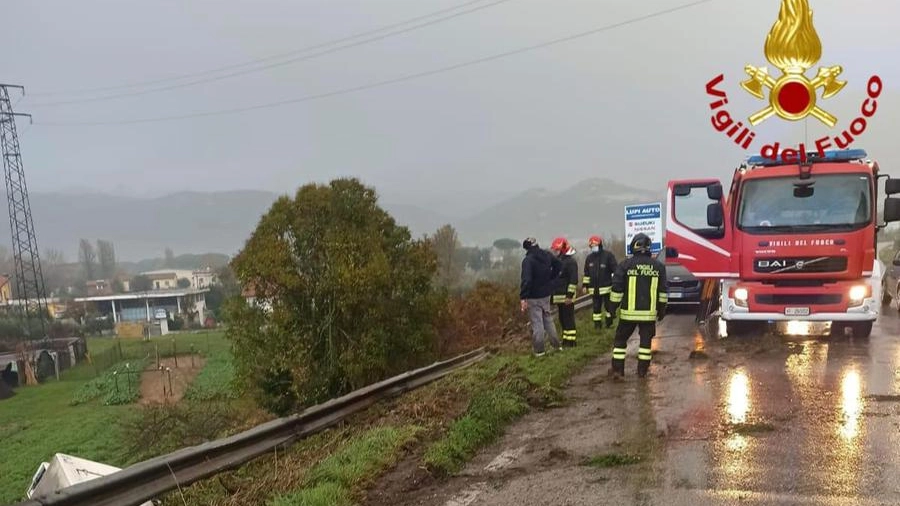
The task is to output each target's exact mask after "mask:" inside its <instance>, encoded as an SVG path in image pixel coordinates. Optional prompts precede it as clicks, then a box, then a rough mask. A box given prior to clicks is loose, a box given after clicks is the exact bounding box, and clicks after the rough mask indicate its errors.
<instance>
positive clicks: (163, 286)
mask: <svg viewBox="0 0 900 506" xmlns="http://www.w3.org/2000/svg"><path fill="white" fill-rule="evenodd" d="M139 275H140V276H144V277H146V278H148V279H149V280H150V286H151V287H152V289H153V290H174V289H176V288H178V280H179V279H187V280H190V279H191V277H193V275H194V271H192V270H188V269H160V270H156V271H147V272H142V273H140V274H139Z"/></svg>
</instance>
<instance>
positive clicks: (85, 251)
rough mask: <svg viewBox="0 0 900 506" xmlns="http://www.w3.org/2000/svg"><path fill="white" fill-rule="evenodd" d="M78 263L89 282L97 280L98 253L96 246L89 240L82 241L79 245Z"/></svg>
mask: <svg viewBox="0 0 900 506" xmlns="http://www.w3.org/2000/svg"><path fill="white" fill-rule="evenodd" d="M78 263H80V264H81V269H82V271H83V272H84V277H85V279H87V280H88V281H91V280H94V279H97V253H96V252H94V245H93V244H91V242H90V241H88V240H87V239H82V240H81V242H80V243H79V244H78Z"/></svg>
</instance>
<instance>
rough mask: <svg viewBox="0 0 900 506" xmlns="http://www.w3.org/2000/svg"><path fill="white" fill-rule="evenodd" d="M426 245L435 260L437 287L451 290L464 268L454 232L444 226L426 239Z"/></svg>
mask: <svg viewBox="0 0 900 506" xmlns="http://www.w3.org/2000/svg"><path fill="white" fill-rule="evenodd" d="M428 244H429V245H430V246H431V249H432V251H433V252H434V254H435V256H436V258H437V265H438V268H437V275H436V281H437V285H438V286H439V287H442V288H445V289H448V290H449V289H451V288H453V287H454V286H455V285H456V284H457V283H458V282H459V278H460V275H461V274H462V272H463V268H464V267H465V261H464V260H463V258H462V255H461V251H460V243H459V237H458V236H457V234H456V230H455V229H454V228H453V227H452V226H450V225H444V226H443V227H441V228H439V229H438V230H437V231H436V232H435V233H434V235H432V236H431V237H429V238H428Z"/></svg>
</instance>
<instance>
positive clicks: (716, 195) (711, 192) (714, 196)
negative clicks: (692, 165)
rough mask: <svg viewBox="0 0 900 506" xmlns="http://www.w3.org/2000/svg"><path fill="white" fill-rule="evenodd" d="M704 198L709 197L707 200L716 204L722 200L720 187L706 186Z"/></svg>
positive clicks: (717, 184) (718, 185)
mask: <svg viewBox="0 0 900 506" xmlns="http://www.w3.org/2000/svg"><path fill="white" fill-rule="evenodd" d="M706 196H707V197H709V200H715V201H716V202H718V201H720V200H722V185H721V184H720V183H715V184H711V185H709V186H707V187H706Z"/></svg>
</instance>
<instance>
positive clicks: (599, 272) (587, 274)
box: [581, 248, 617, 295]
mask: <svg viewBox="0 0 900 506" xmlns="http://www.w3.org/2000/svg"><path fill="white" fill-rule="evenodd" d="M616 265H617V263H616V256H615V255H613V254H612V253H611V252H609V251H606V250H605V249H602V248H601V249H600V251H598V252H596V253H594V252H591V254H589V255H588V256H587V258H585V259H584V277H583V278H582V279H581V286H583V287H585V288H589V289H590V293H592V294H597V295H609V292H610V291H611V287H612V276H613V273H614V272H616Z"/></svg>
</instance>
